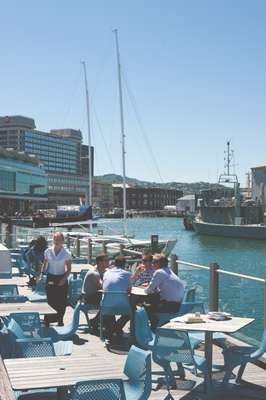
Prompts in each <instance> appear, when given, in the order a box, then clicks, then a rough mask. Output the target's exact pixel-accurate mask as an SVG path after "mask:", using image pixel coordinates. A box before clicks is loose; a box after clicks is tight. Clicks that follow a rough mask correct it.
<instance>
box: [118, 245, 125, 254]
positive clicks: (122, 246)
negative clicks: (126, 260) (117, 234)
mask: <svg viewBox="0 0 266 400" xmlns="http://www.w3.org/2000/svg"><path fill="white" fill-rule="evenodd" d="M119 248H120V256H122V255H123V249H124V245H123V244H122V243H121V244H120V245H119Z"/></svg>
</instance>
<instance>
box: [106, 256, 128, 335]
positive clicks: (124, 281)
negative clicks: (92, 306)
mask: <svg viewBox="0 0 266 400" xmlns="http://www.w3.org/2000/svg"><path fill="white" fill-rule="evenodd" d="M125 264H126V259H125V257H124V256H117V257H115V260H114V266H113V267H112V268H110V269H108V270H107V271H106V272H105V274H104V277H103V290H104V292H109V291H110V292H125V293H130V292H131V274H130V272H127V271H125ZM129 319H130V317H129V316H125V315H122V316H121V317H120V318H119V319H118V320H117V321H116V320H115V316H114V315H106V316H104V324H105V327H106V338H107V340H108V341H111V340H112V339H113V334H114V333H116V335H117V336H118V337H121V336H123V327H124V325H125V324H126V323H127V321H129Z"/></svg>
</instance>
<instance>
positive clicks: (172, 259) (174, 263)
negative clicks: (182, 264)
mask: <svg viewBox="0 0 266 400" xmlns="http://www.w3.org/2000/svg"><path fill="white" fill-rule="evenodd" d="M177 260H178V257H177V255H176V254H171V255H170V265H171V268H172V271H173V272H174V273H175V274H176V275H178V262H177Z"/></svg>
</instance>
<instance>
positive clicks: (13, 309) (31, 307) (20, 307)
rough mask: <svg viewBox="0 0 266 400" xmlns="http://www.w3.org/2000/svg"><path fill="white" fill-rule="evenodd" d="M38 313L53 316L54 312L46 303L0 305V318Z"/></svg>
mask: <svg viewBox="0 0 266 400" xmlns="http://www.w3.org/2000/svg"><path fill="white" fill-rule="evenodd" d="M22 312H38V313H39V314H43V315H45V314H55V313H56V311H55V310H54V309H53V308H52V307H51V306H49V304H48V303H30V302H26V303H0V316H1V317H6V316H8V315H9V314H11V313H22Z"/></svg>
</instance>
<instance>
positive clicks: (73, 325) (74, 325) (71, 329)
mask: <svg viewBox="0 0 266 400" xmlns="http://www.w3.org/2000/svg"><path fill="white" fill-rule="evenodd" d="M80 308H81V304H80V303H79V302H78V303H77V304H76V306H75V308H74V313H73V318H72V320H71V321H70V323H69V324H68V325H66V326H65V328H64V329H65V330H67V331H68V332H67V334H69V335H74V333H75V332H76V331H77V329H78V327H79V317H80Z"/></svg>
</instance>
